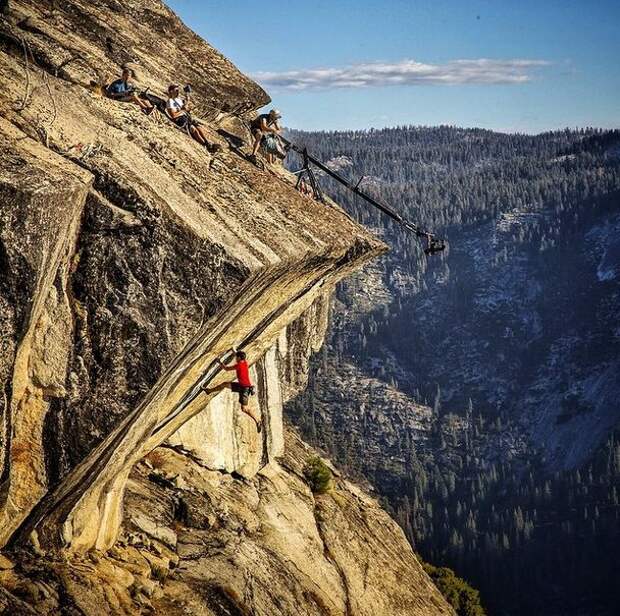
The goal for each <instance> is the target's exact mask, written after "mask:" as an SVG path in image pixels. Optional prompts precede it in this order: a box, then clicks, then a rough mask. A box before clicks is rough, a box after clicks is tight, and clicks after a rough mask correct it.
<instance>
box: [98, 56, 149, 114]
mask: <svg viewBox="0 0 620 616" xmlns="http://www.w3.org/2000/svg"><path fill="white" fill-rule="evenodd" d="M132 78H133V73H132V71H131V69H130V68H128V67H126V66H123V71H122V73H121V77H120V79H117V80H116V81H113V82H112V83H111V84H110V85H109V86H108V87H107V88H106V95H107V96H108V98H111V99H112V100H115V101H120V102H121V103H134V105H138V107H140V109H141V110H142V111H144V113H146V114H147V115H149V114H150V113H151V112H152V111H153V110H154V109H155V107H154V106H153V105H152V104H151V102H150V101H147V100H146V99H143V98H140V97H139V96H138V95H137V94H136V89H135V88H134V86H133V84H132V83H131V79H132Z"/></svg>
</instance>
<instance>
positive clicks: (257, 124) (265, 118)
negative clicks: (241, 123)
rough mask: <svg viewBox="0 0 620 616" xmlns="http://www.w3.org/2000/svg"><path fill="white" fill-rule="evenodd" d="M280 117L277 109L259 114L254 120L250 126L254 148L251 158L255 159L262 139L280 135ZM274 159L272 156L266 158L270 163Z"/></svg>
mask: <svg viewBox="0 0 620 616" xmlns="http://www.w3.org/2000/svg"><path fill="white" fill-rule="evenodd" d="M281 117H282V114H281V113H280V112H279V111H278V110H277V109H272V110H271V111H270V112H269V113H261V114H260V115H259V116H258V117H257V118H256V119H255V120H253V121H252V123H251V124H250V130H251V131H252V136H253V137H254V147H253V148H252V158H253V159H256V154H257V153H258V148H259V147H260V144H261V142H262V140H263V138H264V137H265V136H266V135H268V134H269V133H272V134H274V135H278V134H279V133H280V130H281V129H280V125H279V124H278V120H279V119H280V118H281ZM274 159H275V157H274V156H273V155H271V154H270V155H269V156H268V160H269V162H270V163H273V162H274Z"/></svg>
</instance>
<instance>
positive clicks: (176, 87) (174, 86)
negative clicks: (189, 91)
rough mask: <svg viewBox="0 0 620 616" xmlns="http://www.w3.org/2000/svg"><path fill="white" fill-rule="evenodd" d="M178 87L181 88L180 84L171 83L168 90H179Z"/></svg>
mask: <svg viewBox="0 0 620 616" xmlns="http://www.w3.org/2000/svg"><path fill="white" fill-rule="evenodd" d="M178 89H179V86H178V85H177V84H176V83H171V84H170V85H169V86H168V92H172V90H178Z"/></svg>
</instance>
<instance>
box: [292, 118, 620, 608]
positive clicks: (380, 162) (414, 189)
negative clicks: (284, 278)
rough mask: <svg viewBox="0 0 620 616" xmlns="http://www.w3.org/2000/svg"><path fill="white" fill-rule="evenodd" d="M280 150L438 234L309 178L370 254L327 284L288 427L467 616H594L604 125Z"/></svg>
mask: <svg viewBox="0 0 620 616" xmlns="http://www.w3.org/2000/svg"><path fill="white" fill-rule="evenodd" d="M288 137H289V138H291V139H292V140H293V141H294V142H295V143H297V144H299V145H305V146H307V147H308V150H309V151H310V152H311V153H312V154H313V155H314V156H316V157H317V158H320V159H322V160H325V161H329V166H330V167H331V168H332V169H334V170H337V171H338V172H339V173H341V174H342V175H345V176H346V177H348V178H350V179H352V180H353V181H354V183H357V181H358V180H359V179H360V178H361V177H362V176H364V177H363V179H362V180H361V182H360V187H361V188H362V189H363V190H365V191H366V192H368V193H369V194H371V195H372V196H373V197H375V198H376V199H378V200H379V201H382V202H385V203H388V204H390V205H391V206H392V207H393V208H394V209H396V210H398V211H399V212H400V213H401V214H403V215H404V216H406V217H407V218H408V219H410V220H412V221H414V222H416V223H419V224H420V225H421V226H422V227H423V228H428V229H431V230H432V231H433V232H436V233H437V234H438V235H441V236H443V237H445V238H447V240H448V248H447V250H446V251H445V252H443V253H441V254H440V255H436V256H434V257H428V258H427V257H426V256H425V255H424V253H423V252H422V246H421V244H420V242H418V241H417V239H416V238H415V237H414V236H413V235H412V234H411V233H408V232H407V231H405V230H403V229H402V228H401V227H399V226H398V225H397V224H396V223H394V222H393V221H391V220H389V219H386V218H385V217H383V216H382V215H381V214H380V213H379V212H377V211H376V210H373V208H372V207H371V206H369V205H368V204H367V203H366V202H365V201H363V200H362V199H361V198H359V197H356V196H355V195H354V194H352V193H351V192H350V191H348V190H347V189H346V188H344V187H343V186H341V185H339V184H337V183H335V182H333V181H332V180H330V179H329V178H327V177H325V176H319V180H320V182H321V185H322V187H323V190H325V192H327V193H328V194H330V195H331V196H333V197H334V198H335V199H336V201H338V202H339V203H341V204H342V205H344V206H345V208H346V209H347V210H348V211H349V212H350V213H351V215H352V216H354V217H355V218H356V219H358V220H360V221H361V222H363V223H364V224H366V225H368V226H371V227H373V228H374V229H375V230H376V231H377V233H378V234H379V235H381V236H382V237H383V239H384V240H385V241H386V243H387V244H389V245H390V247H391V251H390V252H389V253H388V254H387V255H386V256H385V257H384V258H383V259H382V260H381V261H380V262H376V263H373V264H370V265H369V266H368V267H367V268H366V270H365V271H364V272H362V273H361V274H360V275H358V276H357V277H354V278H353V279H351V280H349V281H347V282H345V283H343V284H342V285H341V286H340V288H339V291H338V294H337V299H336V301H335V302H334V306H333V311H332V317H331V328H330V335H329V342H328V344H327V345H326V346H325V347H324V349H323V350H322V352H321V353H319V354H318V356H316V357H315V358H314V360H313V367H312V370H311V374H310V385H309V388H308V390H307V391H306V393H304V394H303V395H302V396H300V397H298V398H297V399H296V400H295V401H293V402H292V403H290V405H289V412H290V415H291V416H292V417H293V419H294V421H295V423H296V424H297V425H298V426H299V427H300V429H301V430H302V432H303V433H304V435H305V436H306V437H307V438H308V439H309V440H310V441H311V442H313V443H314V444H316V445H319V446H321V447H323V448H324V449H325V450H326V451H327V452H328V453H329V454H330V455H332V456H333V457H334V458H335V459H336V460H338V462H339V463H340V464H343V465H344V466H345V467H346V468H347V469H348V471H349V472H350V473H351V474H352V475H354V476H359V477H364V478H366V479H368V480H369V481H370V482H371V483H372V485H373V486H374V488H375V489H376V491H377V493H378V495H379V496H380V497H381V498H382V499H383V500H384V502H385V504H386V506H387V507H388V508H389V509H390V510H391V511H392V513H393V515H394V517H395V518H396V519H397V520H398V521H399V523H400V524H401V526H402V527H403V529H404V531H405V533H406V535H407V537H408V538H409V540H410V541H411V543H412V544H413V545H414V547H415V548H416V549H417V550H418V551H419V552H420V554H421V555H422V556H423V558H424V559H425V560H427V561H429V562H431V563H432V564H433V565H446V566H449V567H451V568H453V569H454V570H455V571H456V572H457V574H458V575H460V576H462V577H463V578H465V579H466V580H467V581H469V582H470V583H472V584H473V585H474V586H475V587H477V588H478V589H480V591H481V594H482V599H483V603H484V604H485V606H486V607H487V609H488V613H489V614H493V615H496V614H499V615H513V614H515V615H516V614H540V615H545V616H553V615H557V616H560V615H562V616H579V615H584V616H585V615H588V616H592V615H596V614H600V615H601V616H602V615H607V614H609V615H611V614H615V613H616V612H615V610H616V609H617V605H618V604H620V590H618V589H619V586H618V582H619V581H620V564H619V563H620V559H618V557H617V553H618V550H619V549H620V504H619V493H620V431H618V428H619V427H620V415H619V410H620V405H619V402H618V400H619V399H620V132H619V131H603V130H598V129H582V130H574V131H573V130H565V131H559V132H550V133H545V134H541V135H507V134H500V133H494V132H491V131H486V130H480V129H459V128H453V127H437V128H424V127H398V128H393V129H383V130H369V131H356V132H317V133H307V132H301V131H289V132H288ZM288 164H289V166H290V167H291V168H293V169H298V168H299V161H297V160H294V159H293V160H289V163H288Z"/></svg>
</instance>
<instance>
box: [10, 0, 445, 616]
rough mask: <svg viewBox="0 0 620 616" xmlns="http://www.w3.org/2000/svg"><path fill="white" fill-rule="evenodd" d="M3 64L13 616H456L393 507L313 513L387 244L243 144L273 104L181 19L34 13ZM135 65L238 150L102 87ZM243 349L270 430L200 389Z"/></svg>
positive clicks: (18, 20) (346, 489)
mask: <svg viewBox="0 0 620 616" xmlns="http://www.w3.org/2000/svg"><path fill="white" fill-rule="evenodd" d="M0 44H1V53H0V86H1V88H0V91H1V94H0V97H1V98H2V110H3V111H2V114H1V115H2V117H1V118H0V127H1V131H0V133H1V134H0V140H1V143H2V154H3V156H2V162H1V163H0V199H1V201H0V271H1V278H0V333H1V343H0V345H1V346H0V388H1V389H2V395H1V396H0V413H1V415H0V417H1V422H2V423H1V425H2V430H1V433H0V473H1V479H0V481H1V483H0V546H3V547H4V549H5V553H7V554H8V556H9V558H8V559H7V558H6V557H2V560H1V561H0V606H2V607H3V608H5V609H6V610H9V612H11V611H12V612H13V613H35V612H36V613H60V612H62V613H86V614H102V613H140V611H141V610H147V609H155V611H156V612H157V613H162V614H164V613H165V614H175V613H179V614H181V613H188V611H189V612H190V613H195V614H198V613H204V614H275V613H278V614H300V613H304V614H380V613H385V614H388V613H389V614H448V613H451V612H450V609H449V608H448V606H447V604H446V603H445V601H444V600H443V599H442V598H441V596H440V595H439V593H438V592H437V590H436V589H435V588H434V587H433V586H432V584H431V582H430V580H429V579H428V577H427V576H426V575H425V574H424V572H423V571H422V569H421V567H420V565H419V563H418V561H417V560H416V558H415V556H414V554H413V553H412V552H411V550H410V548H409V547H408V545H407V543H406V540H405V538H404V536H403V535H402V533H401V531H400V530H399V529H398V528H397V527H396V526H395V524H394V523H393V522H392V521H391V520H390V519H389V517H388V516H387V515H386V514H385V513H384V512H382V511H381V509H380V508H379V507H378V506H377V505H376V504H375V503H373V502H372V501H370V500H369V499H368V497H366V496H364V495H363V494H362V493H361V492H360V491H359V490H358V489H357V488H355V487H354V486H352V485H350V484H348V483H347V482H346V481H344V480H342V479H338V480H337V486H336V489H335V490H334V491H333V492H332V493H330V494H327V495H324V496H320V497H319V496H317V497H314V496H313V495H312V492H311V491H310V490H309V488H308V486H307V485H306V483H305V481H304V480H303V473H302V469H303V466H304V464H305V461H306V459H307V458H308V457H309V456H310V455H311V451H310V450H309V449H308V448H307V447H306V446H305V445H304V444H303V443H301V441H299V439H298V438H297V437H296V436H294V435H292V434H288V435H287V434H286V430H285V427H284V424H283V419H282V406H283V403H284V402H285V401H286V400H288V399H289V398H290V397H292V396H293V395H295V394H297V393H298V392H299V391H300V390H301V389H302V388H303V387H304V386H305V381H306V378H307V370H308V368H307V360H308V357H309V356H310V354H311V353H313V352H316V351H317V350H318V348H319V347H320V344H321V342H322V339H323V335H324V333H325V328H326V323H327V316H326V315H327V307H328V303H329V295H330V293H331V292H332V289H333V287H334V285H335V284H336V283H337V282H338V281H339V280H340V279H342V278H343V277H344V276H346V275H347V274H348V273H350V272H351V271H353V270H355V269H356V268H358V267H359V266H360V265H361V264H362V263H363V262H365V261H367V260H368V259H370V258H372V257H373V256H376V255H378V254H380V253H381V252H382V251H383V250H384V245H383V244H382V243H380V242H379V241H377V240H376V239H375V238H374V237H372V236H371V235H370V234H369V233H367V232H366V231H365V230H364V229H362V228H361V227H359V226H358V225H357V224H356V223H354V222H353V221H352V220H351V219H350V218H349V217H348V216H347V215H346V214H345V213H344V212H343V211H342V210H341V209H340V208H339V207H337V206H336V205H335V204H333V203H329V204H327V205H323V204H319V203H317V202H315V201H311V200H309V199H306V198H304V197H302V196H301V195H299V193H297V192H296V191H295V190H294V188H293V183H292V181H291V178H290V176H288V174H287V173H286V172H285V171H283V170H267V171H259V170H257V169H256V168H255V167H254V166H253V165H250V164H249V163H247V162H246V161H245V160H244V159H243V158H242V157H239V156H238V155H237V154H236V153H235V151H234V149H229V148H228V144H227V142H226V141H225V140H224V139H223V138H222V137H221V136H220V133H218V132H217V131H218V128H220V127H222V126H224V125H225V126H226V127H227V129H228V130H229V131H230V130H234V131H236V132H237V133H240V134H242V135H243V133H244V128H243V123H242V119H243V117H242V114H243V113H245V112H252V111H253V110H255V109H257V108H259V107H260V106H262V105H263V104H265V103H266V102H268V100H269V99H268V97H267V95H266V94H265V93H264V92H263V91H262V90H261V89H260V88H259V87H258V86H257V85H256V84H254V83H253V82H252V81H250V80H249V79H247V78H246V77H245V76H243V75H242V74H241V73H239V72H238V71H237V69H236V68H235V67H234V66H232V65H231V64H230V63H229V62H228V61H227V60H226V59H225V58H223V57H222V56H221V55H220V54H219V53H218V52H217V51H215V50H214V49H213V48H211V47H210V46H209V45H208V44H207V43H205V42H204V41H202V40H201V39H199V38H198V37H197V36H196V35H194V34H193V33H192V32H190V31H189V30H188V29H187V28H186V27H185V26H184V25H183V24H182V23H181V22H180V21H179V20H178V19H177V18H176V16H175V15H174V14H173V13H171V12H170V11H169V10H168V9H167V8H166V7H165V6H164V5H163V4H161V3H160V2H158V1H155V0H134V1H131V2H126V3H120V2H117V1H116V0H107V1H105V2H99V3H95V4H93V3H87V2H80V1H73V2H68V3H63V5H62V6H58V5H57V4H56V3H54V2H33V1H22V2H19V1H18V2H12V3H11V5H10V11H9V14H8V15H7V16H6V17H5V18H4V19H2V20H0ZM190 57H191V62H190V61H188V58H190ZM122 63H131V64H132V65H133V66H134V67H135V69H136V72H137V73H138V79H139V83H140V85H141V86H144V87H149V88H150V89H151V90H152V91H153V92H156V93H163V92H164V91H165V89H166V86H167V84H168V82H170V81H176V82H181V83H182V82H184V81H189V82H191V83H192V86H193V90H194V97H195V99H196V101H197V109H198V111H197V114H198V115H200V116H202V118H203V120H204V122H205V123H204V126H205V129H206V130H207V132H208V133H209V135H210V139H211V140H212V141H213V142H219V143H220V145H221V146H222V150H221V151H220V152H219V153H218V154H216V155H210V154H208V153H207V152H206V151H205V150H204V148H201V147H200V146H198V144H196V143H195V142H193V141H192V140H191V139H189V138H188V136H187V135H186V134H185V133H184V132H183V131H181V130H178V129H177V128H176V127H174V126H173V125H172V124H170V123H169V122H168V121H167V120H166V119H165V118H164V117H163V116H161V115H159V114H158V113H155V114H153V115H151V116H149V117H147V116H144V115H142V114H140V113H139V111H138V110H137V107H134V106H132V105H123V104H120V103H115V102H113V101H110V100H108V99H105V98H102V97H101V96H98V95H97V94H96V93H94V92H93V91H92V89H90V88H89V87H88V86H89V84H90V82H91V81H95V82H98V83H103V82H107V81H109V80H110V79H111V78H112V77H113V76H114V75H115V74H117V72H118V67H119V65H120V64H122ZM201 105H202V107H201ZM233 112H234V113H233ZM233 345H237V346H243V348H244V349H245V350H246V352H247V353H248V356H249V357H250V359H251V362H252V363H253V364H254V365H253V368H252V370H253V374H254V378H255V381H256V384H257V386H258V391H259V394H258V396H257V397H256V399H255V400H253V403H254V404H257V405H258V409H259V411H260V414H261V417H262V425H263V428H264V429H263V430H262V431H261V432H260V433H257V432H256V429H255V427H254V425H253V422H252V421H251V420H250V419H249V418H247V417H245V416H243V415H241V414H240V412H239V410H238V408H237V405H236V404H235V402H234V399H233V398H232V396H231V395H230V394H229V393H223V394H220V395H218V396H215V397H214V396H210V397H207V396H205V395H204V394H200V393H199V388H198V382H199V379H200V378H201V377H202V375H204V374H205V372H209V373H210V374H212V376H213V378H212V381H211V383H212V384H217V383H219V382H221V381H222V380H223V379H224V378H225V377H224V376H223V375H222V374H220V372H219V371H217V370H214V369H213V366H214V360H215V359H216V358H217V357H218V356H220V355H222V353H224V352H226V351H227V350H228V349H230V348H231V346H233ZM287 445H288V446H289V447H287Z"/></svg>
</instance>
